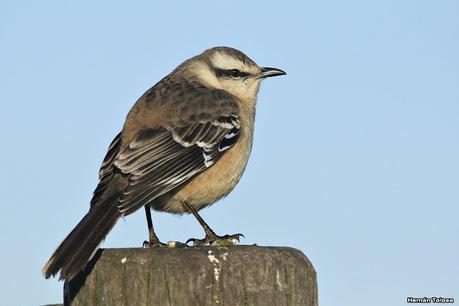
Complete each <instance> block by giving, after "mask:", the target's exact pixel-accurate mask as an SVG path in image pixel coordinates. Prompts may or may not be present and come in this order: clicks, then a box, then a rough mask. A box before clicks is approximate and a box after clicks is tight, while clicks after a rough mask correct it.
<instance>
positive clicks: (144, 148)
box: [44, 47, 285, 279]
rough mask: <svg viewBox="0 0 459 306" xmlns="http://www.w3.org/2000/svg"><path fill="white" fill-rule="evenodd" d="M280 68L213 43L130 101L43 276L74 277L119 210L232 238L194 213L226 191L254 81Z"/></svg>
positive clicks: (240, 157)
mask: <svg viewBox="0 0 459 306" xmlns="http://www.w3.org/2000/svg"><path fill="white" fill-rule="evenodd" d="M282 74H285V73H284V72H283V71H282V70H279V69H275V68H262V67H259V66H257V65H256V64H255V63H254V62H253V61H252V60H251V59H250V58H248V57H247V56H246V55H245V54H243V53H242V52H240V51H238V50H235V49H232V48H227V47H218V48H212V49H209V50H206V51H205V52H203V53H202V54H200V55H198V56H195V57H193V58H191V59H189V60H187V61H185V62H184V63H183V64H181V65H180V66H178V67H177V68H176V69H175V70H174V71H173V72H172V73H171V74H169V75H168V76H166V77H165V78H164V79H162V80H161V81H160V82H158V83H157V84H156V85H155V86H153V87H152V88H150V89H149V90H148V91H147V92H146V93H145V94H144V95H143V96H142V97H141V98H140V99H139V100H138V101H137V102H136V103H135V105H134V106H133V107H132V109H131V111H130V112H129V114H128V116H127V118H126V122H125V124H124V127H123V129H122V131H121V132H120V133H119V134H118V135H117V136H116V137H115V139H114V140H113V142H112V143H111V145H110V147H109V150H108V153H107V155H106V157H105V159H104V161H103V163H102V167H101V169H100V172H99V178H100V181H99V184H98V186H97V188H96V189H95V191H94V195H93V198H92V200H91V206H90V210H89V212H88V213H87V214H86V215H85V216H84V217H83V219H82V220H81V221H80V223H79V224H78V225H77V226H76V227H75V228H74V229H73V230H72V232H71V233H70V234H69V235H68V236H67V238H66V239H65V240H64V241H63V242H62V243H61V245H60V246H59V247H58V248H57V250H56V251H55V252H54V254H53V255H52V256H51V258H50V260H49V261H48V263H47V264H46V266H45V267H44V274H45V277H47V278H48V277H50V276H51V275H55V274H57V273H58V272H59V271H60V279H71V278H73V277H74V276H76V275H77V274H78V273H79V272H80V271H81V270H82V269H83V268H84V266H85V264H86V263H87V261H88V260H89V259H90V258H91V256H92V254H94V252H95V250H96V249H97V247H98V246H99V244H100V243H101V242H102V241H103V239H104V238H105V236H106V235H107V234H108V233H109V231H110V230H111V229H112V228H113V226H114V225H115V224H116V221H117V220H118V219H119V218H120V217H121V216H127V215H129V214H131V213H133V212H134V211H136V210H138V209H139V208H141V207H146V208H147V210H146V211H147V221H148V225H149V230H150V242H149V243H147V246H162V245H163V244H161V243H160V242H159V240H158V238H157V237H156V234H155V233H154V231H153V226H152V223H151V217H150V211H149V207H151V208H153V209H154V210H158V211H167V212H171V213H193V214H194V215H195V216H196V217H197V218H198V221H199V222H200V223H201V225H202V226H203V228H204V230H205V232H206V238H205V239H202V240H196V239H193V241H194V242H195V244H212V243H215V242H217V241H221V242H222V243H223V244H228V243H227V241H233V240H234V239H238V238H239V234H237V235H231V236H228V235H227V236H223V237H220V236H217V235H216V234H215V233H214V232H213V231H212V230H211V229H210V228H209V227H208V225H207V224H205V222H204V221H203V220H202V218H200V216H199V215H198V214H197V211H198V210H200V209H201V208H203V207H206V206H208V205H210V204H212V203H214V202H215V201H217V200H219V199H220V198H222V197H224V196H225V195H227V194H228V193H229V192H230V191H231V190H232V189H233V188H234V186H235V185H236V184H237V182H238V181H239V179H240V177H241V175H242V173H243V171H244V169H245V166H246V164H247V161H248V158H249V155H250V151H251V146H252V137H253V124H254V116H255V105H256V95H257V92H258V88H259V85H260V81H261V80H262V79H264V78H266V77H269V76H275V75H282Z"/></svg>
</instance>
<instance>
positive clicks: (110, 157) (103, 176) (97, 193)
mask: <svg viewBox="0 0 459 306" xmlns="http://www.w3.org/2000/svg"><path fill="white" fill-rule="evenodd" d="M120 146H121V133H118V135H116V137H115V138H114V139H113V141H112V143H111V144H110V146H109V147H108V152H107V154H106V155H105V158H104V161H103V162H102V166H101V167H100V171H99V184H98V185H97V187H96V190H94V193H93V196H92V199H91V207H92V206H93V205H94V204H95V203H96V202H97V201H98V200H99V199H100V197H101V196H102V194H103V193H104V191H105V190H106V189H107V186H108V185H109V183H110V182H111V180H112V178H113V161H114V160H115V157H116V156H117V155H118V152H119V150H120Z"/></svg>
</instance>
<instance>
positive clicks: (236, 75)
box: [228, 69, 243, 78]
mask: <svg viewBox="0 0 459 306" xmlns="http://www.w3.org/2000/svg"><path fill="white" fill-rule="evenodd" d="M228 75H229V76H230V77H232V78H240V77H241V76H243V74H242V72H241V71H239V70H237V69H231V70H229V71H228Z"/></svg>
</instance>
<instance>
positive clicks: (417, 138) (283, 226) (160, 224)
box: [0, 0, 459, 306]
mask: <svg viewBox="0 0 459 306" xmlns="http://www.w3.org/2000/svg"><path fill="white" fill-rule="evenodd" d="M219 3H220V4H219ZM219 3H216V1H193V2H191V1H188V2H185V1H183V2H181V3H176V4H161V3H158V2H154V1H132V2H129V3H128V2H123V3H121V2H118V1H97V2H96V1H72V2H71V1H12V0H11V1H10V0H6V1H5V0H3V1H2V2H1V3H0V103H1V120H0V133H1V147H0V148H1V150H0V158H1V171H2V175H1V176H0V191H1V200H0V203H1V204H0V205H1V215H2V221H1V222H0V245H1V248H2V251H1V252H0V272H1V273H0V296H1V298H0V299H1V301H0V304H1V305H40V304H46V303H55V302H60V301H61V296H62V283H61V282H58V281H57V279H50V280H45V279H44V278H43V277H42V275H41V269H42V267H43V265H44V263H45V262H46V260H47V259H48V257H49V256H50V255H51V253H52V251H53V250H54V249H55V248H56V247H57V245H58V244H59V243H60V241H61V240H62V239H63V238H64V237H65V236H66V235H67V234H68V232H69V231H70V230H71V229H72V228H73V227H74V226H75V225H76V224H77V222H78V221H79V220H80V219H81V218H82V216H83V215H84V214H85V213H86V211H87V210H88V207H89V200H90V198H91V194H92V191H93V189H94V188H95V186H96V184H97V175H98V170H99V166H100V164H101V161H102V159H103V157H104V155H105V152H106V149H107V147H108V145H109V143H110V141H111V140H112V138H113V137H114V136H115V135H116V134H117V132H118V131H119V130H120V129H121V127H122V124H123V122H124V118H125V115H126V114H127V112H128V110H129V109H130V107H131V106H132V104H133V103H134V102H135V101H136V99H137V98H138V97H139V96H140V95H141V94H142V93H143V92H144V91H145V90H146V89H148V88H149V87H150V86H152V85H153V84H154V83H156V82H157V81H158V80H160V79H161V78H162V77H163V76H165V75H166V74H168V73H169V72H170V71H172V69H173V68H175V67H176V66H177V65H178V64H180V63H181V62H182V61H183V60H185V59H187V58H189V57H191V56H193V55H196V54H198V53H200V52H202V51H203V50H205V49H207V48H209V47H213V46H219V45H227V46H232V47H235V48H238V49H240V50H242V51H244V52H245V53H246V54H247V55H249V56H250V57H251V58H252V59H254V60H255V61H256V62H257V63H258V64H259V65H263V66H273V67H279V68H282V69H284V70H285V71H287V73H288V75H287V76H284V77H279V78H273V79H268V80H266V81H265V82H264V83H263V85H262V88H261V90H260V94H259V104H258V109H257V119H256V131H255V142H254V147H253V152H252V156H251V160H250V162H249V165H248V168H247V170H246V173H245V175H244V176H243V178H242V180H241V182H240V183H239V185H238V187H237V188H236V189H235V190H234V192H233V193H232V194H231V195H230V196H228V197H227V198H226V199H225V200H223V201H220V202H219V203H218V204H216V205H214V206H212V207H211V208H208V209H206V210H204V211H202V215H203V217H204V218H205V219H206V220H207V221H208V222H209V224H210V225H211V226H213V227H214V229H215V231H217V232H218V233H220V234H226V233H236V232H242V233H244V234H245V236H246V239H244V240H243V241H242V243H244V244H252V243H258V244H260V245H273V246H291V247H295V248H298V249H300V250H301V251H302V252H303V253H304V254H305V255H306V256H307V257H308V258H309V259H310V260H311V262H312V263H313V264H314V267H315V269H316V270H317V275H318V285H319V300H320V305H321V306H324V305H325V306H336V305H338V306H340V305H349V306H359V305H362V306H367V305H373V306H378V305H381V306H383V305H384V306H387V305H406V297H407V296H421V297H422V296H446V297H453V298H455V299H456V302H457V301H459V263H458V258H459V234H458V233H459V222H458V216H459V208H458V207H459V205H458V204H459V188H458V184H459V2H458V1H432V0H430V1H424V0H411V1H399V0H384V1H363V0H362V1H355V0H351V1H337V0H336V1H314V2H311V1H297V2H287V1H283V2H281V1H272V2H271V3H268V2H267V1H263V2H262V1H258V2H255V1H221V2H219ZM153 218H154V221H155V222H156V228H157V232H158V235H159V236H160V238H161V239H162V240H164V241H167V240H182V241H183V240H186V239H187V238H190V237H201V236H202V235H203V233H202V230H201V228H200V226H199V225H198V224H197V222H196V221H195V220H194V218H193V217H191V216H184V217H176V216H170V215H166V214H158V213H156V214H154V216H153ZM146 238H147V232H146V222H145V221H144V213H143V210H142V211H139V212H137V213H135V214H134V215H131V216H129V217H128V218H126V219H125V220H124V221H123V220H121V221H120V222H119V223H118V224H117V226H116V228H115V229H114V230H113V231H112V232H111V233H110V235H109V236H108V238H107V239H106V241H105V243H104V245H103V246H104V247H136V246H141V244H142V241H143V240H144V239H146Z"/></svg>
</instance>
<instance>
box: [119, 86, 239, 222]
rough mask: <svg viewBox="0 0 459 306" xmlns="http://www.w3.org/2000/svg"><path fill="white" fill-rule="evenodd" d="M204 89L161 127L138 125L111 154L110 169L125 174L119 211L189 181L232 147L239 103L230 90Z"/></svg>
mask: <svg viewBox="0 0 459 306" xmlns="http://www.w3.org/2000/svg"><path fill="white" fill-rule="evenodd" d="M208 91H209V92H205V91H204V92H201V93H200V95H199V99H198V100H196V101H194V102H193V105H190V107H188V108H186V109H187V111H186V112H182V113H181V114H180V116H178V117H179V118H175V119H171V120H170V121H169V122H168V123H167V124H165V126H164V127H161V128H155V129H145V130H142V131H141V132H140V133H139V134H137V136H136V137H135V139H134V140H132V141H131V142H130V143H129V144H127V145H126V146H125V147H124V149H122V150H121V151H120V152H119V154H118V155H117V156H116V159H115V160H114V162H113V168H116V169H118V170H115V171H119V172H121V174H122V175H126V176H128V178H129V182H128V185H127V187H126V188H125V190H124V192H123V193H122V196H121V198H120V199H119V201H118V208H119V209H120V211H121V212H122V213H123V214H124V215H127V214H130V213H132V212H134V211H135V210H137V209H138V208H140V207H142V206H143V205H146V204H148V203H149V202H151V201H152V200H154V199H155V198H157V197H159V196H161V195H163V194H165V193H167V192H169V191H171V190H173V189H174V188H176V187H178V186H180V185H181V184H183V183H185V182H187V181H189V180H190V179H191V178H192V177H194V176H195V175H197V174H199V173H200V172H202V171H204V170H206V169H207V168H209V167H211V166H212V165H213V164H214V163H215V162H216V161H217V160H218V159H219V158H220V157H221V156H222V155H223V154H224V153H225V152H226V151H227V150H228V149H230V148H231V147H233V146H234V144H235V143H236V140H237V139H238V136H239V128H240V125H239V107H238V105H237V104H236V102H235V101H234V98H233V97H232V96H231V95H229V94H222V93H221V92H220V91H219V92H218V93H215V90H210V89H209V90H208ZM201 101H202V102H201Z"/></svg>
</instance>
